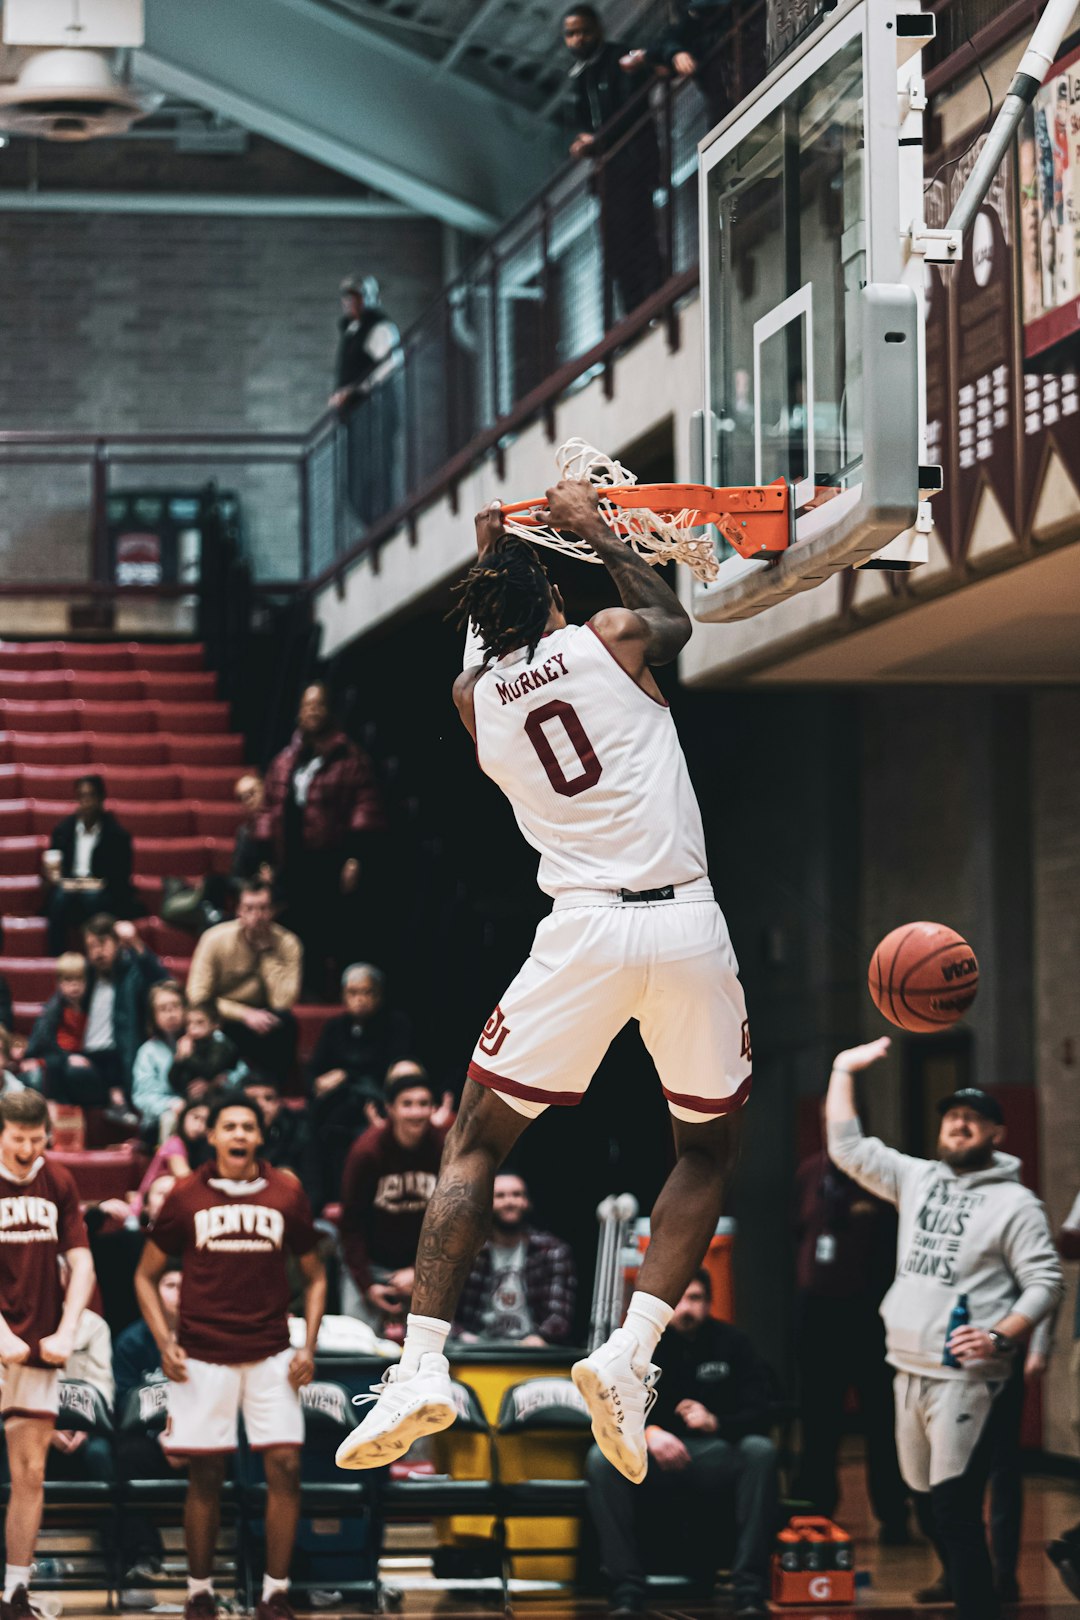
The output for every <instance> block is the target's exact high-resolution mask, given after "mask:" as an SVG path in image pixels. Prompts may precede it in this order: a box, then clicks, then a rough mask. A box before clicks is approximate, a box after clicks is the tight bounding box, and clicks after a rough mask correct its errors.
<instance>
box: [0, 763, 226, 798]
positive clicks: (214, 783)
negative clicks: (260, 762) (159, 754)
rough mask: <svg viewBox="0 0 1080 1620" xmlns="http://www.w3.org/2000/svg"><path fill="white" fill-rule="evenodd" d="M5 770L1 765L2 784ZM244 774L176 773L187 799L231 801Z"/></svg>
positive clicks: (188, 769) (219, 768)
mask: <svg viewBox="0 0 1080 1620" xmlns="http://www.w3.org/2000/svg"><path fill="white" fill-rule="evenodd" d="M3 770H4V767H3V766H2V765H0V783H2V782H3ZM243 773H244V767H243V765H181V766H179V767H178V769H177V772H176V774H177V776H178V777H179V779H180V790H179V791H180V793H181V794H182V796H183V797H184V798H185V799H231V798H232V793H233V788H234V787H235V786H236V782H237V778H238V777H240V776H242V775H243ZM0 791H2V787H0Z"/></svg>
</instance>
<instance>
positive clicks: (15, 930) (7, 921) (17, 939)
mask: <svg viewBox="0 0 1080 1620" xmlns="http://www.w3.org/2000/svg"><path fill="white" fill-rule="evenodd" d="M0 926H2V927H3V930H4V949H5V950H7V951H10V952H11V954H12V956H44V955H45V928H46V924H45V919H44V917H16V916H13V915H12V914H10V913H9V914H8V916H6V917H4V918H3V919H0ZM2 972H3V959H2V958H0V973H2Z"/></svg>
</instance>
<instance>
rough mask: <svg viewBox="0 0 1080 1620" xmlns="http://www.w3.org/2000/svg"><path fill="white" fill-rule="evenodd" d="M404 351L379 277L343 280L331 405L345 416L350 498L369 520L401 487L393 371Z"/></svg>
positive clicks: (364, 519)
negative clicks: (386, 306)
mask: <svg viewBox="0 0 1080 1620" xmlns="http://www.w3.org/2000/svg"><path fill="white" fill-rule="evenodd" d="M400 353H401V334H400V332H399V331H398V329H397V327H396V326H395V324H394V322H393V321H392V320H391V319H390V317H389V315H387V313H386V311H385V310H384V309H383V307H382V303H381V293H380V288H379V283H378V282H377V281H376V279H375V277H374V276H350V277H349V279H348V280H346V281H343V282H342V284H341V339H340V342H339V344H338V351H337V363H336V366H335V372H334V392H333V393H332V394H331V396H330V404H331V407H332V408H333V409H334V410H336V411H340V412H342V413H343V415H344V417H345V428H346V433H347V438H348V489H349V500H350V501H351V503H352V506H353V509H354V511H355V512H356V515H357V517H358V518H359V519H360V521H361V523H363V524H365V525H366V524H368V523H370V522H371V521H372V520H373V519H374V518H376V517H380V516H381V515H382V513H383V512H387V511H389V509H390V507H391V506H392V505H393V495H394V491H395V490H396V489H397V488H398V477H397V474H398V461H399V456H398V448H397V442H396V441H397V431H398V427H399V419H400V411H399V408H398V407H399V401H398V386H397V382H398V380H397V378H396V377H395V375H394V372H395V368H396V366H397V364H398V363H399V358H400ZM358 407H362V408H358Z"/></svg>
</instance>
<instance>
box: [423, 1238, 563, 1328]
mask: <svg viewBox="0 0 1080 1620" xmlns="http://www.w3.org/2000/svg"><path fill="white" fill-rule="evenodd" d="M523 1236H524V1239H525V1294H526V1298H527V1300H528V1305H529V1314H530V1315H531V1317H532V1319H533V1323H534V1330H533V1331H534V1332H536V1333H537V1334H539V1336H540V1338H542V1339H546V1341H547V1342H548V1344H566V1343H568V1341H569V1339H570V1334H571V1332H572V1330H573V1324H574V1301H575V1298H576V1295H577V1273H576V1272H575V1270H574V1257H573V1254H572V1253H571V1250H570V1245H569V1244H568V1243H564V1242H563V1241H562V1239H561V1238H557V1237H555V1236H554V1235H553V1234H552V1233H550V1232H534V1231H531V1230H526V1231H525V1232H524V1233H523ZM493 1269H494V1268H493V1266H492V1260H491V1245H490V1244H485V1245H484V1247H483V1248H482V1249H481V1250H480V1253H479V1254H478V1255H477V1257H476V1262H475V1264H474V1266H473V1268H472V1270H471V1271H470V1273H469V1275H468V1277H467V1278H466V1281H465V1287H464V1289H463V1290H462V1294H461V1303H460V1304H459V1305H458V1309H457V1318H456V1321H455V1324H454V1326H455V1328H456V1330H457V1331H458V1332H459V1333H473V1334H475V1335H476V1336H477V1337H481V1336H482V1335H483V1332H484V1313H485V1311H486V1309H487V1306H488V1303H489V1300H490V1296H491V1279H492V1273H493Z"/></svg>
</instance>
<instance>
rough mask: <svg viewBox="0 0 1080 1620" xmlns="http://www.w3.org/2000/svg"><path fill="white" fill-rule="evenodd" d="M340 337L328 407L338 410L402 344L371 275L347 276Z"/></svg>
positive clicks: (342, 290)
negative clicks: (332, 388)
mask: <svg viewBox="0 0 1080 1620" xmlns="http://www.w3.org/2000/svg"><path fill="white" fill-rule="evenodd" d="M340 327H341V337H340V340H339V342H338V350H337V359H336V361H335V363H334V391H333V393H332V394H331V395H330V404H331V406H332V407H333V409H334V410H336V411H341V410H344V409H345V408H346V406H347V405H348V404H349V403H350V401H351V400H353V399H354V398H355V396H356V394H357V393H358V392H359V391H360V389H362V388H363V386H364V384H365V383H366V382H368V381H370V379H371V378H372V377H374V375H375V374H376V372H377V371H378V370H379V368H380V367H381V366H384V365H385V362H386V361H387V360H389V359H390V358H391V356H392V355H393V353H394V350H395V349H396V348H397V346H398V344H399V342H400V341H401V337H400V333H399V332H398V329H397V327H396V326H395V325H394V322H393V321H392V320H391V319H390V317H389V315H387V313H386V311H385V310H384V309H383V307H382V302H381V289H380V287H379V283H378V281H377V280H376V279H375V277H374V276H349V277H348V278H347V279H346V280H345V281H343V282H342V283H341V320H340Z"/></svg>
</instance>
